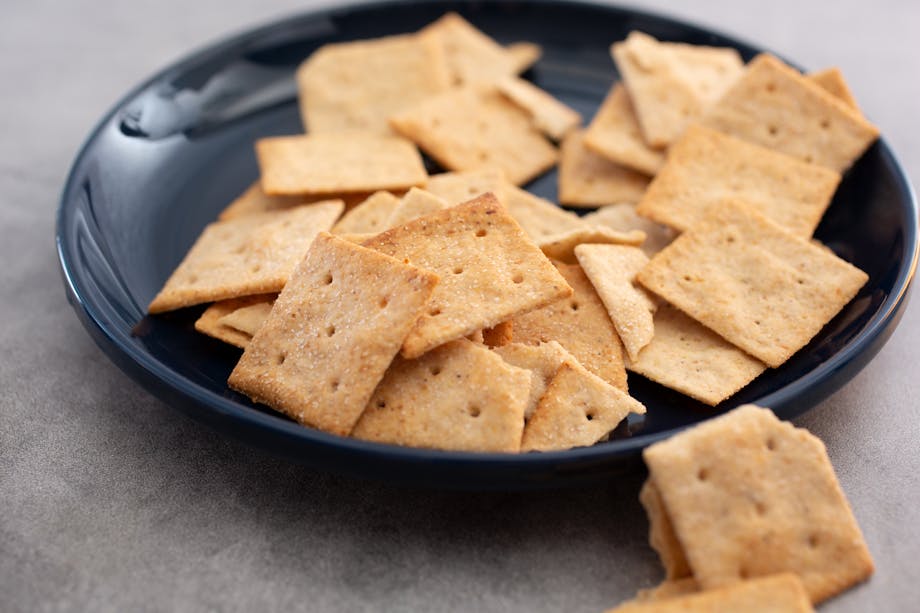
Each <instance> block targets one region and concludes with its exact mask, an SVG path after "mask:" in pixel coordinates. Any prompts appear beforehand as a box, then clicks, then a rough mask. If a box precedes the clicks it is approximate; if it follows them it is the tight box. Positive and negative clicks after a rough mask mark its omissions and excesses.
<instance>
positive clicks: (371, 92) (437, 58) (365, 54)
mask: <svg viewBox="0 0 920 613" xmlns="http://www.w3.org/2000/svg"><path fill="white" fill-rule="evenodd" d="M296 77H297V86H298V90H299V96H298V100H299V101H300V113H301V118H302V119H303V124H304V127H305V128H306V131H307V132H309V133H311V134H319V133H322V132H352V131H366V132H374V133H377V134H392V132H391V130H390V127H389V124H388V123H387V118H388V117H389V116H390V115H392V114H393V113H395V112H397V111H399V110H401V109H403V108H405V107H407V106H411V105H412V104H414V103H415V102H419V101H421V100H424V99H425V98H427V97H428V96H431V95H434V94H437V93H440V92H442V91H445V90H447V89H448V87H450V84H451V83H450V74H449V72H448V69H447V62H446V59H445V56H444V49H443V47H442V45H441V42H440V41H439V40H438V39H437V38H435V37H434V36H430V35H427V36H426V35H419V34H402V35H398V36H385V37H383V38H375V39H371V40H359V41H352V42H345V43H333V44H329V45H324V46H322V47H320V48H319V49H317V50H316V51H315V52H313V53H312V54H311V55H310V57H309V58H307V60H306V61H304V62H303V64H301V65H300V67H299V68H298V69H297V74H296Z"/></svg>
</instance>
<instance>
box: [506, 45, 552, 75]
mask: <svg viewBox="0 0 920 613" xmlns="http://www.w3.org/2000/svg"><path fill="white" fill-rule="evenodd" d="M505 51H507V52H508V54H509V55H510V56H511V59H512V61H513V63H514V72H515V74H523V73H525V72H527V71H528V70H530V69H531V68H532V67H533V66H534V64H536V63H537V62H538V61H539V60H540V56H542V55H543V48H542V47H541V46H540V45H538V44H536V43H531V42H526V41H521V42H517V43H511V44H510V45H506V46H505Z"/></svg>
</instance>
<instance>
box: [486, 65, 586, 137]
mask: <svg viewBox="0 0 920 613" xmlns="http://www.w3.org/2000/svg"><path fill="white" fill-rule="evenodd" d="M497 87H498V91H500V92H501V93H502V94H504V95H505V96H506V97H507V98H508V99H509V100H511V101H512V102H513V103H515V104H516V105H518V106H519V107H520V108H521V109H523V110H524V111H526V112H527V114H528V115H530V118H531V120H532V121H533V124H534V125H535V126H536V127H537V129H539V130H540V131H541V132H543V133H544V134H546V135H547V136H549V137H550V138H552V139H553V140H555V141H560V140H562V138H563V137H564V136H565V135H566V134H567V133H568V132H570V131H571V130H574V129H575V128H577V127H578V126H580V125H581V115H580V114H579V113H578V112H577V111H575V110H574V109H572V108H571V107H569V106H567V105H565V104H563V103H562V102H560V101H559V100H557V99H556V98H554V97H553V96H552V95H551V94H550V93H549V92H547V91H544V90H542V89H540V88H539V87H537V86H536V85H534V84H533V83H531V82H530V81H525V80H524V79H520V78H518V77H514V76H511V77H505V78H503V79H500V80H499V81H498V82H497Z"/></svg>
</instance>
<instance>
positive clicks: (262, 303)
mask: <svg viewBox="0 0 920 613" xmlns="http://www.w3.org/2000/svg"><path fill="white" fill-rule="evenodd" d="M275 298H277V295H276V294H268V295H266V296H263V297H262V298H261V299H260V300H256V301H254V302H252V303H251V304H247V305H242V306H240V307H239V308H237V309H234V310H232V311H230V312H229V313H227V314H225V315H224V316H223V317H221V318H220V323H221V324H223V325H225V326H229V327H231V328H234V329H235V330H239V331H240V332H244V333H245V334H248V335H249V336H250V337H253V336H255V335H256V332H258V331H259V328H261V327H262V325H263V324H264V323H265V320H266V319H268V316H269V314H270V313H271V312H272V307H273V306H274V305H275Z"/></svg>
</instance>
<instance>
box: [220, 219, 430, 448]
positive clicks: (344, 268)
mask: <svg viewBox="0 0 920 613" xmlns="http://www.w3.org/2000/svg"><path fill="white" fill-rule="evenodd" d="M437 282H438V278H437V276H436V275H434V274H432V273H430V272H427V271H424V270H420V269H418V268H416V267H414V266H411V265H408V264H404V263H402V262H400V261H398V260H395V259H394V258H391V257H388V256H386V255H383V254H381V253H377V252H376V251H372V250H370V249H365V248H364V247H360V246H358V245H355V244H354V243H350V242H348V241H345V240H342V239H340V238H337V237H335V236H333V235H331V234H326V233H322V234H320V235H319V236H318V237H317V238H316V240H315V241H314V242H313V245H312V246H311V247H310V251H309V252H308V253H307V255H306V257H305V258H304V259H303V261H302V262H301V263H300V264H299V265H298V267H297V270H296V271H295V272H294V274H293V275H292V276H291V280H290V281H289V282H288V284H287V285H286V286H285V288H284V290H283V291H282V292H281V294H280V295H279V296H278V300H277V301H275V306H274V308H273V309H272V312H271V314H270V315H269V317H268V320H266V322H265V323H264V324H263V326H262V328H261V329H260V330H259V331H258V332H257V333H256V335H255V336H254V337H253V338H252V341H250V343H249V346H248V347H247V348H246V350H245V351H244V352H243V357H242V358H240V361H239V363H238V364H237V365H236V368H234V369H233V372H232V373H231V374H230V379H229V381H228V383H229V385H230V387H232V388H233V389H235V390H237V391H239V392H242V393H244V394H246V395H247V396H249V397H250V398H252V399H253V400H254V401H256V402H261V403H263V404H267V405H268V406H270V407H272V408H274V409H276V410H278V411H280V412H282V413H285V414H286V415H288V416H289V417H291V418H292V419H295V420H297V421H298V422H300V423H302V424H304V425H308V426H312V427H314V428H318V429H320V430H325V431H327V432H331V433H333V434H339V435H342V436H345V435H347V434H348V433H349V432H351V429H352V428H353V427H354V425H355V423H356V422H357V420H358V418H359V417H360V416H361V413H362V412H363V411H364V407H365V406H367V402H368V400H369V399H370V397H371V394H372V393H373V391H374V387H376V385H377V383H378V382H379V381H380V380H381V379H382V378H383V375H384V372H385V371H386V369H387V367H388V366H389V365H390V362H392V360H393V357H394V356H395V355H396V353H397V352H398V351H399V347H400V346H401V345H402V342H403V340H404V339H405V337H406V335H407V334H408V333H409V330H411V329H412V326H413V325H415V322H416V320H417V319H418V317H419V315H420V314H421V312H422V311H423V310H424V308H425V305H426V304H427V302H428V299H429V298H430V297H431V294H432V290H433V289H434V287H435V285H436V284H437Z"/></svg>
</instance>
